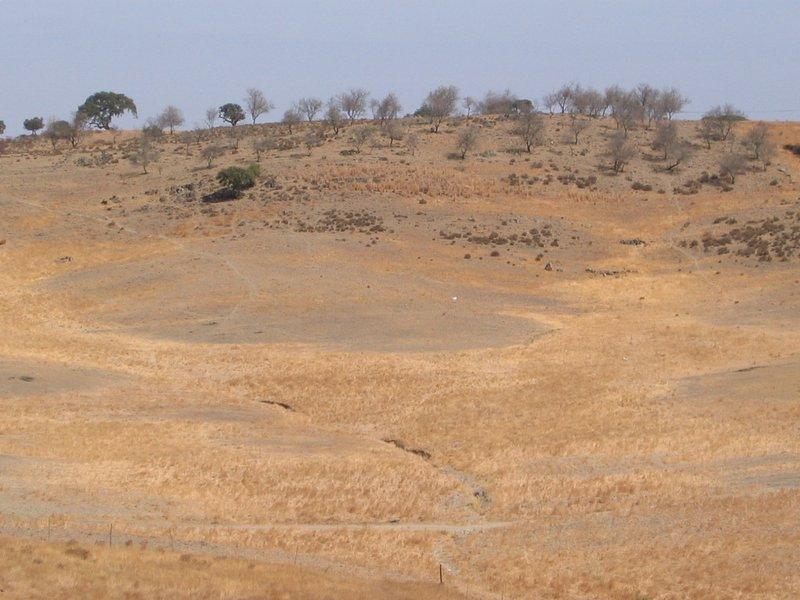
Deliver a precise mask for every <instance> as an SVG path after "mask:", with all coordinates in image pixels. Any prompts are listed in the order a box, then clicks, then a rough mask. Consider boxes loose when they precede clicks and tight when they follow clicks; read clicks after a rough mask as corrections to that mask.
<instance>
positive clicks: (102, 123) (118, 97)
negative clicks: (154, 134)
mask: <svg viewBox="0 0 800 600" xmlns="http://www.w3.org/2000/svg"><path fill="white" fill-rule="evenodd" d="M78 112H81V113H83V114H84V115H86V119H87V120H88V123H89V125H91V126H92V127H96V128H97V129H105V130H109V129H111V120H112V119H113V118H114V117H119V116H120V115H122V114H124V113H126V112H129V113H131V114H132V115H133V116H134V117H137V116H138V113H137V112H136V105H135V104H134V103H133V100H131V99H130V98H128V97H127V96H126V95H125V94H117V93H115V92H97V93H96V94H92V95H91V96H89V97H88V98H87V99H86V102H84V103H83V104H81V105H80V106H79V107H78Z"/></svg>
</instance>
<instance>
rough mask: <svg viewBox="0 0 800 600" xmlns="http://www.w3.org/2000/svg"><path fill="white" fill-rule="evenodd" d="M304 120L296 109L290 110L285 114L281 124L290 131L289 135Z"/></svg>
mask: <svg viewBox="0 0 800 600" xmlns="http://www.w3.org/2000/svg"><path fill="white" fill-rule="evenodd" d="M302 120H303V117H302V116H301V115H300V113H299V112H297V109H296V108H290V109H288V110H287V111H286V112H285V113H283V119H281V123H283V124H284V125H286V128H287V129H288V130H289V134H290V135H291V133H292V127H294V126H295V125H297V124H298V123H300V122H301V121H302Z"/></svg>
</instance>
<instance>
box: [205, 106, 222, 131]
mask: <svg viewBox="0 0 800 600" xmlns="http://www.w3.org/2000/svg"><path fill="white" fill-rule="evenodd" d="M218 118H219V108H217V107H215V106H212V107H211V108H209V109H206V120H205V126H206V127H208V128H209V129H214V125H215V124H216V123H217V119H218Z"/></svg>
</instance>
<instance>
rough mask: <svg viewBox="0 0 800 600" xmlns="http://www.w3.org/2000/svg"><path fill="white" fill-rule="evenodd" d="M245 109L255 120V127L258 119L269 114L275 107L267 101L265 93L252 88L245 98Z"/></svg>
mask: <svg viewBox="0 0 800 600" xmlns="http://www.w3.org/2000/svg"><path fill="white" fill-rule="evenodd" d="M244 107H245V110H246V111H247V114H248V115H250V118H251V119H252V120H253V125H255V124H256V120H257V119H258V117H260V116H261V115H263V114H265V113H268V112H269V111H270V109H272V108H274V105H273V104H272V102H270V101H269V100H267V98H266V96H264V92H262V91H261V90H257V89H256V88H250V89H249V90H247V94H246V95H245V98H244Z"/></svg>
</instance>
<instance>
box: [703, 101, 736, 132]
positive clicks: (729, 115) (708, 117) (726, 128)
mask: <svg viewBox="0 0 800 600" xmlns="http://www.w3.org/2000/svg"><path fill="white" fill-rule="evenodd" d="M744 120H745V116H744V113H743V112H742V111H740V110H739V109H737V108H735V107H733V106H732V105H730V104H723V105H722V106H715V107H714V108H712V109H711V110H709V111H708V112H707V113H706V114H704V115H703V121H706V122H707V123H708V126H709V127H710V128H711V130H712V131H714V139H716V140H721V141H725V140H727V139H728V138H729V137H730V135H731V133H732V132H733V129H734V127H735V126H736V124H737V123H738V122H739V121H744Z"/></svg>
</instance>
